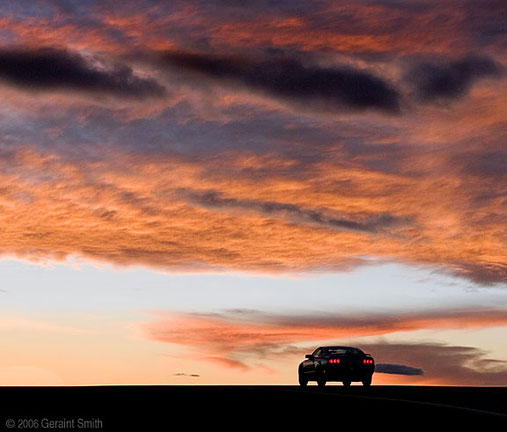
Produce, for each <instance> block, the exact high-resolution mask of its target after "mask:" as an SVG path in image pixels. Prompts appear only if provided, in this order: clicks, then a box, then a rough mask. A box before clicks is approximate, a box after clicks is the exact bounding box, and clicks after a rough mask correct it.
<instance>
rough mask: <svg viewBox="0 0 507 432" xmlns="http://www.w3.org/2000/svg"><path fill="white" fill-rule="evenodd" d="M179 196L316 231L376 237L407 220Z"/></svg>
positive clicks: (215, 196)
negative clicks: (353, 215) (359, 216)
mask: <svg viewBox="0 0 507 432" xmlns="http://www.w3.org/2000/svg"><path fill="white" fill-rule="evenodd" d="M177 193H178V194H179V195H180V197H182V198H183V199H184V200H185V199H186V200H188V201H189V202H191V203H193V204H197V205H200V206H203V207H206V208H211V209H214V208H218V209H219V208H225V209H239V210H246V211H248V210H250V211H255V212H259V213H262V214H264V215H266V216H278V217H283V218H286V219H287V220H289V221H290V222H293V223H298V224H308V225H314V226H317V227H322V228H327V229H332V230H338V231H352V232H359V233H367V234H373V233H376V232H380V231H384V230H386V229H388V228H394V227H398V226H403V225H407V224H409V223H410V221H409V219H408V218H403V217H399V216H394V215H391V214H387V213H383V214H378V215H373V216H368V217H367V218H366V219H364V220H351V219H348V218H345V217H342V216H340V215H337V212H336V211H330V210H319V211H317V210H312V209H307V208H303V207H301V206H298V205H295V204H288V203H280V202H275V201H258V200H248V199H241V200H240V199H236V198H226V197H224V196H223V194H222V193H220V192H217V191H213V190H212V191H205V192H198V191H193V190H189V189H183V188H181V189H178V190H177Z"/></svg>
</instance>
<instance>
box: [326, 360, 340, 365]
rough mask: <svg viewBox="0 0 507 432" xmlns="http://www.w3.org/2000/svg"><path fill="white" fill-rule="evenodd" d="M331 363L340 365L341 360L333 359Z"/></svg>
mask: <svg viewBox="0 0 507 432" xmlns="http://www.w3.org/2000/svg"><path fill="white" fill-rule="evenodd" d="M329 363H332V364H338V363H340V359H331V360H329Z"/></svg>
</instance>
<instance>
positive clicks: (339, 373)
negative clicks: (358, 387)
mask: <svg viewBox="0 0 507 432" xmlns="http://www.w3.org/2000/svg"><path fill="white" fill-rule="evenodd" d="M305 357H306V360H304V361H303V362H302V363H300V365H299V367H298V377H299V385H300V386H302V387H306V385H307V384H308V381H317V385H318V386H319V387H324V386H325V385H326V383H327V382H328V381H341V382H342V383H343V385H344V386H345V387H349V386H350V383H351V382H353V381H360V382H362V383H363V386H365V387H369V386H370V385H371V377H372V375H373V372H374V371H375V361H374V360H373V357H372V356H371V355H370V354H365V353H364V352H363V351H361V350H360V349H359V348H353V347H346V346H324V347H319V348H317V349H316V350H315V351H314V352H313V353H312V354H306V356H305Z"/></svg>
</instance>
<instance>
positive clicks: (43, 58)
mask: <svg viewBox="0 0 507 432" xmlns="http://www.w3.org/2000/svg"><path fill="white" fill-rule="evenodd" d="M0 80H2V81H4V82H5V83H7V84H10V85H14V86H16V87H19V88H22V89H24V90H29V91H35V90H37V91H41V90H46V91H48V90H73V91H80V92H85V93H90V92H91V93H94V94H99V93H106V94H110V95H113V96H117V97H122V98H131V99H145V98H150V97H160V96H164V95H165V94H166V90H165V88H164V87H163V86H161V85H160V84H158V83H157V82H156V81H155V80H153V79H151V78H143V77H140V76H137V75H135V74H134V72H133V71H132V69H131V68H130V67H128V66H125V65H119V64H114V65H104V64H99V63H98V62H97V61H96V60H95V61H92V60H91V59H86V58H85V57H83V56H82V55H80V54H78V53H74V52H70V51H68V50H64V49H56V48H52V47H46V48H2V49H0Z"/></svg>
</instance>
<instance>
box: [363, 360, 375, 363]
mask: <svg viewBox="0 0 507 432" xmlns="http://www.w3.org/2000/svg"><path fill="white" fill-rule="evenodd" d="M363 363H364V364H373V360H368V359H364V360H363Z"/></svg>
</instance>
